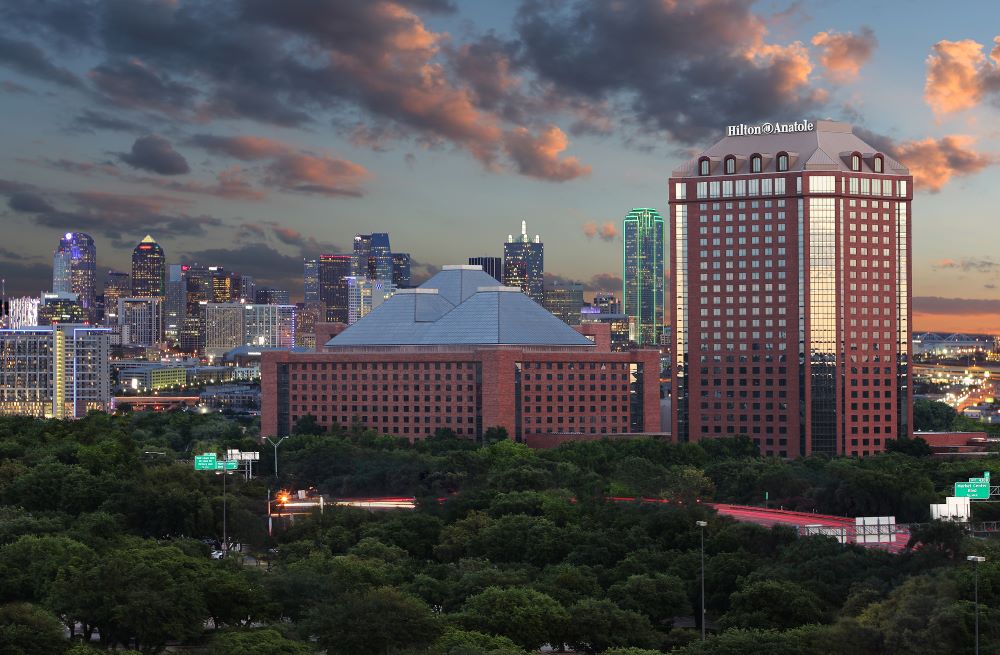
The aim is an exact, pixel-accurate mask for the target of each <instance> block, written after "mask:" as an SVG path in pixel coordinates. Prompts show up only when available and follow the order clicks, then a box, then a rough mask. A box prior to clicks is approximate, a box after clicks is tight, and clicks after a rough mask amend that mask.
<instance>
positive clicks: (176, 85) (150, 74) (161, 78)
mask: <svg viewBox="0 0 1000 655" xmlns="http://www.w3.org/2000/svg"><path fill="white" fill-rule="evenodd" d="M88 77H89V78H90V80H91V82H92V83H93V85H94V87H95V88H96V89H97V91H98V92H99V93H100V94H102V95H103V96H104V97H105V99H106V100H107V101H109V102H110V103H112V104H114V105H116V106H118V107H127V108H129V109H155V110H157V111H159V112H162V113H164V114H167V115H177V114H179V113H180V112H182V111H183V110H186V109H188V108H190V107H192V105H193V103H194V100H195V97H196V96H197V91H196V90H195V88H194V87H192V86H188V85H187V84H183V83H180V82H176V81H173V80H172V79H170V76H169V75H167V74H165V73H162V72H160V71H157V70H155V69H154V68H152V67H151V66H149V65H148V64H146V63H145V62H143V61H142V60H140V59H138V58H136V57H131V58H129V59H126V60H123V61H111V62H106V63H103V64H101V65H99V66H97V67H95V68H93V69H91V71H90V72H89V73H88Z"/></svg>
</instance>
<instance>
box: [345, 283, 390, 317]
mask: <svg viewBox="0 0 1000 655" xmlns="http://www.w3.org/2000/svg"><path fill="white" fill-rule="evenodd" d="M345 281H346V282H347V323H348V324H349V325H353V324H355V323H357V322H358V321H360V320H361V319H362V318H364V317H365V316H367V315H368V313H369V312H371V311H372V310H373V309H375V308H376V307H378V306H379V305H381V304H382V303H383V302H385V301H386V300H388V299H389V298H390V297H391V296H392V294H393V293H395V292H396V288H395V287H394V286H392V283H391V282H385V281H383V280H371V279H368V278H367V277H364V276H361V277H357V276H354V275H351V276H348V277H347V278H345Z"/></svg>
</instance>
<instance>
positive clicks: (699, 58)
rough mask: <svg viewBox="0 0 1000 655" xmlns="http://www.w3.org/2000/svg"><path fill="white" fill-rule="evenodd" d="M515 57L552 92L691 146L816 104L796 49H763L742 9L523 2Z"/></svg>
mask: <svg viewBox="0 0 1000 655" xmlns="http://www.w3.org/2000/svg"><path fill="white" fill-rule="evenodd" d="M515 29H516V32H517V35H518V36H519V38H520V41H521V43H522V44H523V45H522V49H521V51H520V53H519V58H520V60H521V61H523V63H524V65H525V66H528V67H530V69H531V70H532V71H533V72H534V73H535V75H536V76H537V77H538V78H539V80H540V81H541V82H542V83H548V84H551V85H553V86H554V87H555V91H556V92H557V93H560V94H563V95H571V96H576V97H581V98H584V99H587V100H589V101H591V102H602V101H609V102H611V103H613V104H615V105H616V106H617V113H618V114H619V115H621V116H623V117H625V118H631V119H632V120H634V121H635V122H637V123H638V124H639V125H641V126H643V127H648V128H655V129H658V130H662V131H663V132H665V133H666V134H667V135H668V136H669V137H670V138H672V139H673V140H676V141H680V142H681V143H686V144H690V143H698V142H701V141H703V140H704V139H706V138H708V136H709V135H711V134H717V133H718V130H719V126H720V125H725V124H726V123H734V122H748V121H752V120H757V119H762V118H765V117H766V118H767V119H768V120H774V119H775V118H776V116H775V111H777V112H778V117H794V116H800V115H802V114H804V113H806V112H808V111H810V110H813V109H815V108H816V107H818V106H820V105H822V104H823V103H824V102H825V100H826V96H825V94H824V93H823V92H822V91H821V90H819V89H815V88H813V87H811V86H810V84H809V75H810V73H811V71H812V63H811V62H810V60H809V53H808V51H807V50H806V48H805V46H803V45H802V44H801V43H799V42H793V43H790V44H786V45H781V44H774V43H769V42H768V41H767V25H766V21H765V20H764V19H763V18H761V17H760V16H758V15H756V14H754V13H752V11H751V9H750V5H749V3H745V2H740V1H738V0H720V1H718V2H697V3H690V2H663V1H661V0H632V1H630V2H617V3H613V2H605V1H604V0H582V1H580V2H576V3H573V4H571V5H567V4H560V3H552V2H525V3H523V4H522V5H521V7H520V9H519V10H518V13H517V17H516V19H515Z"/></svg>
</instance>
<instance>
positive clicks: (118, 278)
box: [104, 271, 132, 325]
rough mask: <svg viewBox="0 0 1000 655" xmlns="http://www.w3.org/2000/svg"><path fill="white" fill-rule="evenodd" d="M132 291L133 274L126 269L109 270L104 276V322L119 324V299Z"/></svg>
mask: <svg viewBox="0 0 1000 655" xmlns="http://www.w3.org/2000/svg"><path fill="white" fill-rule="evenodd" d="M131 293H132V276H131V275H129V274H128V273H126V272H124V271H108V274H107V275H106V276H105V278H104V324H105V325H118V299H119V298H127V297H128V296H130V295H131Z"/></svg>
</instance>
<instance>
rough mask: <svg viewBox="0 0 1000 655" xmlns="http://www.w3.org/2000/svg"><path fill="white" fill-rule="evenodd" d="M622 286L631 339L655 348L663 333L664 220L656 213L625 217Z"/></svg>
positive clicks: (638, 211) (646, 211) (637, 212)
mask: <svg viewBox="0 0 1000 655" xmlns="http://www.w3.org/2000/svg"><path fill="white" fill-rule="evenodd" d="M622 235H623V237H624V242H625V243H624V266H623V271H622V286H623V295H622V298H623V299H624V303H623V305H624V309H625V314H626V315H627V316H631V317H632V318H634V319H635V322H634V323H635V332H636V333H635V335H633V339H634V340H635V342H636V343H637V344H639V345H640V346H658V345H659V344H660V333H661V332H662V331H663V217H661V216H660V213H659V212H658V211H656V210H655V209H633V210H632V211H630V212H629V213H628V214H627V215H626V216H625V222H624V228H623V229H622Z"/></svg>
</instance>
